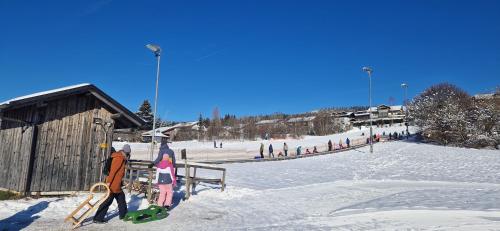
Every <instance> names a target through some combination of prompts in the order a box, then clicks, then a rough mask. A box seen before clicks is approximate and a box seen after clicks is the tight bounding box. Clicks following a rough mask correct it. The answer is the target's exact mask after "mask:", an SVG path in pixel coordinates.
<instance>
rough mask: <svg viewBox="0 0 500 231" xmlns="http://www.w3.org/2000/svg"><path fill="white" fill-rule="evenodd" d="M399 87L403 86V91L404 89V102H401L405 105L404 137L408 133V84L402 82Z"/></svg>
mask: <svg viewBox="0 0 500 231" xmlns="http://www.w3.org/2000/svg"><path fill="white" fill-rule="evenodd" d="M401 88H403V91H404V102H403V105H404V107H405V125H406V137H407V138H408V134H410V133H409V132H408V99H407V97H408V84H406V83H402V84H401Z"/></svg>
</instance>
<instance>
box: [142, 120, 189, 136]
mask: <svg viewBox="0 0 500 231" xmlns="http://www.w3.org/2000/svg"><path fill="white" fill-rule="evenodd" d="M197 125H198V121H193V122H185V123H178V124H176V125H173V126H169V127H160V128H157V129H156V133H164V132H167V131H171V130H174V129H177V128H184V127H192V128H193V129H195V128H194V126H196V129H198V126H197ZM152 134H153V130H149V131H147V132H143V133H142V136H151V135H152Z"/></svg>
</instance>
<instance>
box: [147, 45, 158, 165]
mask: <svg viewBox="0 0 500 231" xmlns="http://www.w3.org/2000/svg"><path fill="white" fill-rule="evenodd" d="M146 47H147V48H148V49H150V50H151V51H152V52H153V53H154V54H155V57H156V60H157V68H156V91H155V107H154V114H153V134H152V135H151V156H150V157H151V158H150V159H151V160H153V153H154V149H155V139H156V105H157V103H158V81H159V80H160V54H161V48H160V46H158V45H154V44H147V45H146Z"/></svg>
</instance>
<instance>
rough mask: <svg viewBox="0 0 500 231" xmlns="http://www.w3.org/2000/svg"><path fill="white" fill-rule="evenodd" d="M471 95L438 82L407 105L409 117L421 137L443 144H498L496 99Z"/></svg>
mask: <svg viewBox="0 0 500 231" xmlns="http://www.w3.org/2000/svg"><path fill="white" fill-rule="evenodd" d="M499 93H500V92H499V91H498V89H497V91H496V94H497V95H496V96H495V95H490V96H489V97H471V96H470V95H469V94H467V93H466V92H465V91H464V90H462V89H460V88H459V87H457V86H455V85H452V84H449V83H441V84H437V85H434V86H431V87H430V88H428V89H426V90H425V91H424V92H423V93H421V94H420V95H419V96H417V97H416V98H415V99H414V100H413V102H412V103H411V104H410V105H409V110H410V116H411V118H412V119H413V120H414V121H415V123H416V124H417V125H418V126H419V127H421V129H422V131H423V135H424V138H425V139H427V140H429V141H433V142H437V143H439V144H444V145H456V146H465V147H474V148H480V147H486V146H496V145H499V144H500V135H499V133H500V101H499V100H500V99H499V97H498V94H499Z"/></svg>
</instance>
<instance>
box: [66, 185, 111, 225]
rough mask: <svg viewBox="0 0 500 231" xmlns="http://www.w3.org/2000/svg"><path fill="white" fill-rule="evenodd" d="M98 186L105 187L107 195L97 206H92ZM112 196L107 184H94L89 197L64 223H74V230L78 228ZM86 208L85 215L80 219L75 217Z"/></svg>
mask: <svg viewBox="0 0 500 231" xmlns="http://www.w3.org/2000/svg"><path fill="white" fill-rule="evenodd" d="M98 186H103V187H105V188H106V194H105V195H104V196H103V197H101V198H100V199H99V200H98V201H97V202H96V203H95V204H92V203H90V201H91V200H92V199H94V191H95V189H96V188H97V187H98ZM110 194H111V190H110V189H109V186H108V185H107V184H105V183H97V184H94V185H93V186H92V187H91V188H90V195H89V197H88V198H87V199H86V200H85V201H84V202H82V203H81V204H80V205H79V206H78V207H77V208H76V209H75V210H73V212H71V213H70V214H69V215H68V217H66V219H64V221H71V222H73V229H75V228H77V227H78V226H79V225H80V224H81V223H82V222H83V221H84V220H85V219H86V218H87V217H88V216H89V215H90V214H91V213H92V212H94V210H96V209H97V208H98V207H99V205H101V204H102V203H103V202H104V201H106V199H108V197H109V195H110ZM85 206H87V207H88V209H87V210H86V211H85V212H83V214H82V215H80V216H79V217H75V214H77V213H78V212H80V211H82V210H83V209H84V208H85Z"/></svg>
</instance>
